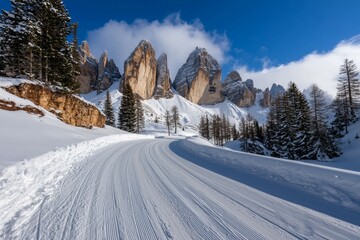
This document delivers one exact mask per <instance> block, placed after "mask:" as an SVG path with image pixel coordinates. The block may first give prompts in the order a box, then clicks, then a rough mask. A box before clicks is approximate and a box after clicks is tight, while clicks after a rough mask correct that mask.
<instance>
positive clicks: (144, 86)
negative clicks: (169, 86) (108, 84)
mask: <svg viewBox="0 0 360 240" xmlns="http://www.w3.org/2000/svg"><path fill="white" fill-rule="evenodd" d="M121 83H122V84H121V86H123V85H124V84H127V83H128V84H130V87H131V89H132V90H133V92H134V93H135V94H138V95H139V96H140V97H141V98H142V99H150V98H152V97H153V94H154V91H155V86H156V56H155V50H154V49H153V47H152V45H151V44H150V43H149V42H148V41H146V40H142V41H141V42H140V43H139V45H138V46H137V47H136V48H135V50H134V51H133V52H132V53H131V55H130V56H129V57H128V59H127V60H126V61H125V63H124V74H123V76H122V79H121ZM120 88H121V87H120ZM120 90H121V89H120Z"/></svg>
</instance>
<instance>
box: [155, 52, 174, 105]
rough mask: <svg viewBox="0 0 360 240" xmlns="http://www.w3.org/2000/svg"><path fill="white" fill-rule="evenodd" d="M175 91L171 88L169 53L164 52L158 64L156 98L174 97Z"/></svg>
mask: <svg viewBox="0 0 360 240" xmlns="http://www.w3.org/2000/svg"><path fill="white" fill-rule="evenodd" d="M173 96H174V93H173V91H172V88H171V79H170V72H169V68H168V64H167V55H166V53H163V54H161V55H160V57H159V58H158V60H157V64H156V88H155V93H154V98H155V99H159V98H163V97H165V98H172V97H173Z"/></svg>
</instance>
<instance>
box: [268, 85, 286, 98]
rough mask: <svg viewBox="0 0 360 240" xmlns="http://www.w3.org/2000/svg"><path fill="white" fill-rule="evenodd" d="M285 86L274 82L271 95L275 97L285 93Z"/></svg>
mask: <svg viewBox="0 0 360 240" xmlns="http://www.w3.org/2000/svg"><path fill="white" fill-rule="evenodd" d="M285 91H286V90H285V88H284V87H283V86H281V85H280V84H275V83H274V84H273V85H272V86H271V89H270V95H271V97H273V98H276V97H277V96H279V95H281V94H283V93H285Z"/></svg>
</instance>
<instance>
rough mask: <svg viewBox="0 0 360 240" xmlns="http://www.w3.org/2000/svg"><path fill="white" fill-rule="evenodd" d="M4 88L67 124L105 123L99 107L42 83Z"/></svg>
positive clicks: (85, 125) (89, 125) (99, 125)
mask: <svg viewBox="0 0 360 240" xmlns="http://www.w3.org/2000/svg"><path fill="white" fill-rule="evenodd" d="M5 90H6V91H8V92H10V93H12V94H14V95H16V96H18V97H21V98H25V99H28V100H30V101H31V102H33V103H34V104H36V105H38V106H41V107H43V108H45V109H46V110H48V111H49V112H51V113H53V114H55V115H56V116H57V117H58V118H59V119H60V120H62V121H64V122H65V123H67V124H70V125H74V126H78V127H93V126H95V127H104V125H105V115H104V114H103V113H101V112H100V110H99V109H97V108H96V107H95V106H94V105H92V104H90V103H87V102H85V101H83V100H82V99H80V98H79V97H77V96H74V95H72V94H64V93H60V92H56V91H54V90H51V89H49V88H48V87H45V86H43V85H40V84H29V83H22V84H20V85H18V86H11V87H8V88H5Z"/></svg>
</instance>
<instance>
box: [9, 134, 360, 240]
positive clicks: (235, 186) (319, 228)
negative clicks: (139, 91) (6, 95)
mask: <svg viewBox="0 0 360 240" xmlns="http://www.w3.org/2000/svg"><path fill="white" fill-rule="evenodd" d="M173 141H177V140H171V139H155V140H141V141H139V140H138V141H131V142H121V143H116V144H113V145H111V146H109V147H106V148H105V149H103V150H101V151H99V152H97V153H96V154H95V155H92V156H90V157H88V158H87V160H84V161H83V162H81V163H79V164H78V165H77V167H76V169H75V171H73V172H72V173H70V174H69V175H68V176H66V181H63V183H62V185H61V186H59V189H58V191H57V192H56V193H55V194H54V195H53V196H52V197H48V198H45V199H44V200H43V202H42V203H41V205H40V207H39V209H38V210H37V211H36V214H34V215H33V217H32V218H31V220H30V221H29V222H27V223H25V225H23V226H21V228H19V229H17V230H18V231H19V233H18V234H17V235H14V236H11V235H10V236H5V237H6V239H359V236H360V227H359V226H355V225H352V224H350V223H347V222H344V221H341V220H338V219H335V218H333V217H330V216H327V215H325V214H322V213H318V212H316V211H313V210H310V209H308V208H304V207H302V206H299V205H296V204H293V203H290V202H287V201H285V200H282V199H279V198H276V197H273V196H271V195H268V194H266V193H263V192H261V191H258V190H256V189H253V188H250V187H248V186H246V185H244V184H242V183H239V182H236V181H234V180H231V179H228V178H226V177H224V176H221V175H219V174H216V173H214V172H211V171H209V170H207V169H205V168H202V167H200V166H198V165H195V164H193V163H191V162H189V161H186V160H184V159H182V158H181V157H180V156H178V155H176V154H175V153H173V152H172V151H171V150H170V149H169V144H170V143H172V142H173ZM12 233H13V232H12Z"/></svg>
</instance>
